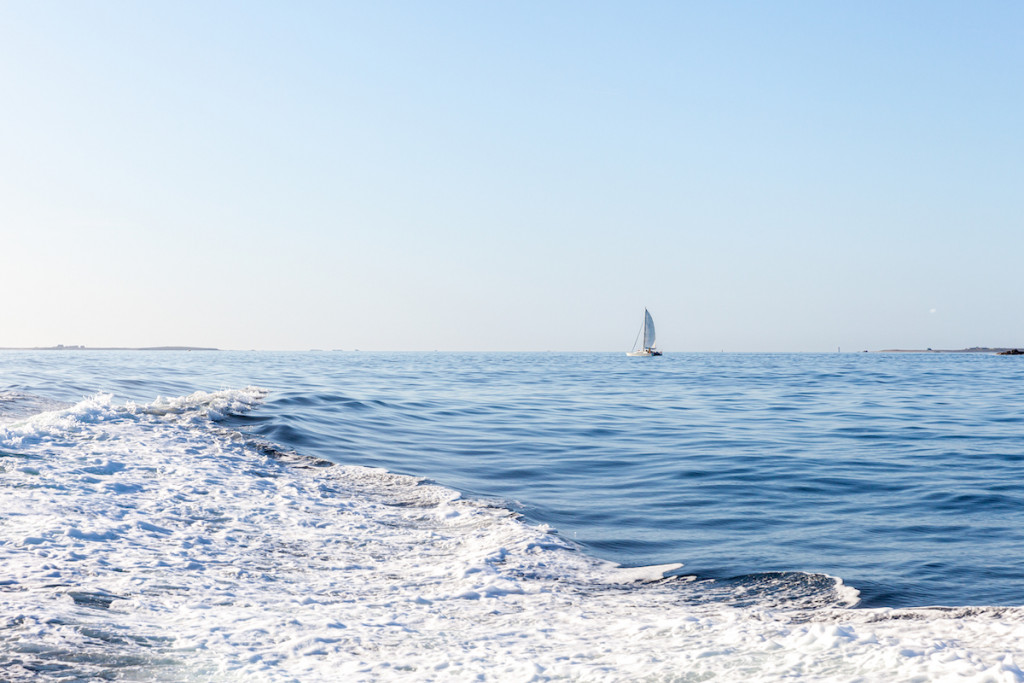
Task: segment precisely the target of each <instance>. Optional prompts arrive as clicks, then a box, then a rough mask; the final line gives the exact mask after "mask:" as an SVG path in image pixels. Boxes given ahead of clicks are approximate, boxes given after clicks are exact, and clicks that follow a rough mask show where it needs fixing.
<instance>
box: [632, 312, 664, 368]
mask: <svg viewBox="0 0 1024 683" xmlns="http://www.w3.org/2000/svg"><path fill="white" fill-rule="evenodd" d="M641 335H643V338H644V343H643V346H641V347H640V348H639V349H637V348H636V343H635V342H634V344H633V350H632V351H629V352H627V353H626V355H627V356H633V357H637V356H660V355H661V351H659V350H658V349H657V348H655V347H656V346H657V342H656V341H655V336H654V318H652V317H651V312H650V311H648V310H647V309H646V308H645V309H644V326H643V327H642V328H640V334H638V335H637V339H640V336H641Z"/></svg>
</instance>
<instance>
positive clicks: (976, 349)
mask: <svg viewBox="0 0 1024 683" xmlns="http://www.w3.org/2000/svg"><path fill="white" fill-rule="evenodd" d="M1013 348H1015V347H1013V346H972V347H971V348H969V349H882V350H881V351H876V353H1002V352H1003V351H1010V350H1012V349H1013Z"/></svg>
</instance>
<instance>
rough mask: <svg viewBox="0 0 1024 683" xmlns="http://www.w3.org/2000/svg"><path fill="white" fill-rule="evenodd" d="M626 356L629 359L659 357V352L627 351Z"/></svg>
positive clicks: (652, 350)
mask: <svg viewBox="0 0 1024 683" xmlns="http://www.w3.org/2000/svg"><path fill="white" fill-rule="evenodd" d="M626 355H627V356H629V357H630V358H641V357H647V356H660V355H661V351H655V350H654V349H644V350H643V351H627V352H626Z"/></svg>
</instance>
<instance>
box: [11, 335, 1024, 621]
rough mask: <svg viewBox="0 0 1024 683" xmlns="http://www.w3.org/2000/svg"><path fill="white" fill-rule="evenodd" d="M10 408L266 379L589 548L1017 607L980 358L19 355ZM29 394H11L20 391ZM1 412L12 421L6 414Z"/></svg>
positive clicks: (419, 470)
mask: <svg viewBox="0 0 1024 683" xmlns="http://www.w3.org/2000/svg"><path fill="white" fill-rule="evenodd" d="M0 360H2V363H3V368H4V374H3V380H2V385H0V389H3V390H4V391H5V392H7V393H6V396H7V400H6V402H5V403H4V405H3V406H2V410H3V411H5V413H6V414H7V415H17V413H18V411H19V410H21V411H24V412H26V413H30V412H32V411H38V410H39V409H41V408H45V407H46V406H45V405H43V404H44V403H45V402H46V401H65V402H73V401H77V400H79V399H80V398H82V397H83V396H88V395H92V394H95V393H97V392H110V393H113V394H114V395H115V396H116V397H117V398H119V399H121V400H125V399H131V400H138V401H147V402H148V401H152V400H153V399H154V398H155V397H156V396H158V395H163V396H181V395H185V394H188V393H189V392H192V391H196V390H214V389H220V388H237V387H242V386H247V385H258V386H260V387H264V388H266V389H268V390H269V391H270V392H271V394H270V396H269V398H268V399H267V401H266V403H265V404H264V405H263V406H262V407H260V408H259V409H258V410H256V411H254V412H252V413H249V414H246V415H245V416H241V417H233V418H231V421H232V424H234V425H235V426H237V427H241V428H242V429H243V430H245V431H247V432H249V433H252V434H255V435H258V436H259V437H261V438H262V439H265V440H267V441H269V442H272V443H273V444H276V445H277V446H278V447H280V448H284V449H292V450H295V451H297V452H299V453H301V454H304V455H310V456H315V457H320V458H324V459H328V460H331V461H334V462H337V463H343V464H362V465H373V466H379V467H383V468H387V469H388V470H391V471H393V472H397V473H405V474H413V475H417V476H422V477H426V478H429V479H431V480H433V481H436V482H438V483H441V484H443V485H445V486H449V487H452V488H455V489H458V490H460V491H462V492H463V494H464V495H466V496H468V497H474V498H483V499H487V500H492V501H495V502H497V503H499V504H501V505H504V506H508V507H511V508H512V509H514V510H516V511H518V512H520V513H522V514H523V515H524V516H525V517H526V518H527V519H529V520H531V521H535V522H544V523H548V524H550V525H552V526H553V527H554V528H556V529H557V530H558V531H559V533H561V534H562V535H563V536H565V537H566V538H570V539H575V540H576V541H577V542H579V543H581V544H582V545H583V546H584V547H585V548H586V549H587V550H588V551H589V552H591V553H592V554H595V555H597V556H600V557H603V558H607V559H612V560H615V561H618V562H621V563H625V564H631V565H644V564H661V563H668V562H682V563H684V564H685V566H684V568H683V569H682V570H680V571H681V572H685V573H690V574H694V575H696V576H698V577H710V578H716V579H719V580H722V581H724V580H727V579H729V580H735V581H737V582H743V581H749V580H750V577H756V576H758V575H762V574H764V573H767V572H790V571H804V572H821V573H827V574H832V575H834V576H838V577H841V578H842V579H843V580H844V581H845V582H846V583H847V584H848V585H852V586H854V587H855V588H857V589H858V590H859V591H860V593H861V598H862V603H861V604H862V606H922V605H1021V604H1024V559H1022V558H1024V494H1022V492H1021V480H1022V474H1024V435H1022V426H1024V403H1022V400H1021V397H1020V392H1021V386H1022V380H1024V360H1022V359H1020V358H1015V357H999V356H993V355H983V354H828V355H826V354H821V355H815V354H764V355H761V354H674V355H666V356H663V357H661V358H639V359H636V358H626V357H625V356H624V355H622V354H445V353H430V354H414V353H404V354H383V353H381V354H370V353H317V352H309V353H257V352H251V353H234V352H230V353H229V352H203V353H199V352H192V353H183V352H81V351H80V352H7V353H4V354H0ZM22 395H23V396H24V398H23V399H21V400H20V401H19V400H18V398H17V397H18V396H22ZM0 417H4V415H0Z"/></svg>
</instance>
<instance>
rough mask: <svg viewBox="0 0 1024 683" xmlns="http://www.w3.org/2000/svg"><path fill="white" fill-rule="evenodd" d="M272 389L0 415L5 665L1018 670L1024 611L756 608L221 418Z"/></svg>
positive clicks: (963, 676)
mask: <svg viewBox="0 0 1024 683" xmlns="http://www.w3.org/2000/svg"><path fill="white" fill-rule="evenodd" d="M264 393H265V392H263V391H261V390H259V389H254V388H250V389H245V390H241V391H225V392H216V393H213V394H193V395H191V396H188V397H183V398H177V399H165V400H158V401H156V402H154V403H153V404H150V405H144V406H140V405H134V404H128V405H126V406H119V405H117V404H115V402H114V401H113V400H112V399H111V397H109V396H97V397H93V398H91V399H88V400H85V401H82V402H81V403H79V404H77V405H75V406H73V407H71V408H68V409H65V410H60V411H53V412H47V413H40V414H37V415H35V416H33V417H30V418H28V419H23V420H21V421H18V422H14V423H9V424H6V425H3V426H0V452H2V453H3V454H4V456H3V457H0V468H2V472H0V477H2V479H0V482H2V484H0V506H2V509H3V511H4V516H3V523H2V526H0V566H2V567H3V570H2V571H3V575H2V577H0V672H2V677H3V678H4V679H9V680H22V679H24V680H28V679H33V678H36V677H40V676H42V677H43V678H50V679H65V678H67V679H75V678H76V677H77V678H84V679H88V678H89V677H92V676H109V675H114V674H116V675H120V676H123V677H125V678H130V679H140V680H161V679H162V680H188V679H194V680H239V681H241V680H246V681H251V680H268V681H270V680H272V681H277V680H282V681H284V680H289V681H290V680H302V681H316V680H374V679H396V680H480V679H483V680H498V681H505V680H513V681H528V680H555V679H570V680H588V681H589V680H594V681H606V680H607V681H623V680H680V681H686V680H707V679H710V678H717V679H719V680H730V681H732V680H747V681H774V680H782V679H790V678H805V679H807V680H834V681H883V680H885V681H911V680H965V681H1022V680H1024V673H1022V671H1021V669H1020V668H1019V667H1018V665H1017V664H1016V661H1024V651H1022V650H1024V646H1022V645H1021V643H1022V642H1024V614H1022V612H1021V610H1019V609H1010V608H1002V609H974V610H971V609H959V610H941V609H933V610H902V611H901V610H852V609H845V608H842V607H839V606H838V605H841V604H842V603H843V601H848V600H850V599H855V597H851V596H850V595H849V593H848V592H849V590H850V589H848V588H846V587H844V586H842V584H841V582H838V581H831V580H830V579H827V577H809V578H807V577H804V578H800V577H797V578H794V577H779V578H778V583H779V585H780V586H783V587H784V588H786V587H787V586H788V585H789V584H787V583H786V582H787V581H789V582H796V583H799V582H800V581H806V582H808V583H810V584H814V585H813V586H812V588H813V590H809V592H808V594H809V595H813V596H815V600H820V599H821V594H822V591H821V589H820V586H821V585H828V586H832V587H833V594H832V596H831V597H830V598H828V599H827V600H826V601H825V603H824V605H820V604H818V605H816V604H804V603H801V602H800V601H799V600H793V599H792V595H793V591H789V592H788V593H787V595H789V596H790V597H789V598H787V599H785V600H779V601H776V602H769V601H768V600H765V599H756V596H758V595H764V594H765V591H763V590H762V588H763V586H751V585H745V586H731V587H726V586H724V585H716V584H712V583H708V582H700V581H686V580H684V579H681V578H675V579H671V578H670V579H662V580H659V577H661V576H663V575H664V573H665V571H666V570H669V571H670V570H671V568H669V567H655V568H646V569H643V568H642V569H639V570H636V569H631V570H624V569H622V568H618V567H615V566H613V565H610V564H608V563H604V562H601V561H598V560H595V559H593V558H590V557H588V556H586V555H585V554H583V553H581V552H579V551H578V550H577V549H575V548H574V547H572V546H571V545H570V544H568V543H566V542H565V541H563V540H561V539H559V538H558V537H557V536H555V535H553V534H552V533H550V530H548V529H546V528H545V527H537V526H531V525H528V524H524V523H523V522H522V521H520V520H519V519H517V518H516V516H515V515H513V514H512V513H511V512H509V511H508V510H505V509H502V508H497V507H491V506H488V505H486V504H483V503H480V502H477V501H472V500H464V499H462V498H460V497H459V496H458V494H457V493H455V492H453V491H451V490H449V489H446V488H443V487H440V486H435V485H429V484H425V483H423V482H421V481H419V480H416V479H414V478H411V477H405V476H399V475H395V474H390V473H388V472H385V471H382V470H376V469H369V468H358V467H343V466H333V467H325V466H317V463H314V462H312V461H305V460H303V459H302V458H300V457H280V456H279V455H275V454H274V452H273V451H272V450H270V449H265V448H256V447H253V445H252V444H249V443H247V442H246V441H245V439H243V438H241V437H240V436H239V435H237V434H232V433H231V432H229V431H228V430H226V429H220V428H216V427H215V426H214V425H213V424H212V423H211V421H210V420H211V419H212V420H216V419H218V418H220V417H221V416H223V415H225V414H226V413H228V412H234V411H239V410H245V409H248V408H250V407H252V406H253V405H255V404H256V403H258V402H259V401H260V400H261V399H262V397H263V396H264ZM773 580H775V579H773V578H772V577H763V578H762V579H761V581H764V582H771V581H773ZM784 592H785V591H784ZM797 592H798V591H797ZM730 593H731V594H730ZM740 594H748V595H753V596H755V599H753V600H747V601H743V600H739V599H738V598H739V597H740ZM702 597H703V598H705V599H702Z"/></svg>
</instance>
